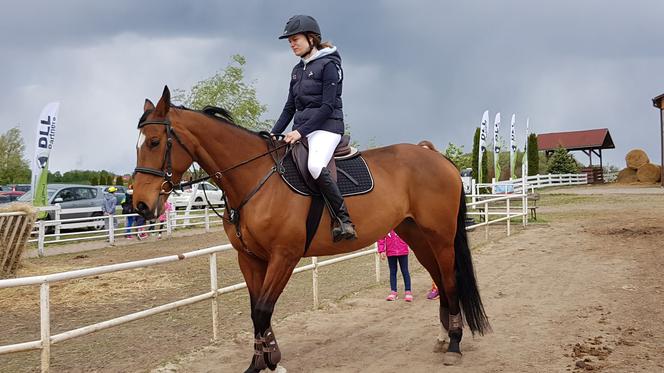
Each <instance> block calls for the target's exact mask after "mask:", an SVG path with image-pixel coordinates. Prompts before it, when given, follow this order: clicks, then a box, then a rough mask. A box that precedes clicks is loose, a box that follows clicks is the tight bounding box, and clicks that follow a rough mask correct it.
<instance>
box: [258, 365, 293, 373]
mask: <svg viewBox="0 0 664 373" xmlns="http://www.w3.org/2000/svg"><path fill="white" fill-rule="evenodd" d="M286 372H287V370H286V368H284V367H283V366H281V365H277V369H275V370H270V369H269V368H265V369H263V370H261V371H260V373H286Z"/></svg>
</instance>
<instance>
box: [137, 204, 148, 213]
mask: <svg viewBox="0 0 664 373" xmlns="http://www.w3.org/2000/svg"><path fill="white" fill-rule="evenodd" d="M136 208H137V209H138V211H139V212H142V213H145V212H147V211H148V205H146V204H145V203H144V202H139V203H138V204H137V205H136Z"/></svg>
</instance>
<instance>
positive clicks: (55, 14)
mask: <svg viewBox="0 0 664 373" xmlns="http://www.w3.org/2000/svg"><path fill="white" fill-rule="evenodd" d="M614 4H617V5H614ZM293 14H311V15H313V16H315V17H316V18H317V19H318V21H319V23H320V24H321V28H322V30H323V38H324V39H327V40H331V41H332V42H333V43H334V44H335V45H337V46H338V48H339V51H340V53H341V55H342V58H343V67H344V72H345V81H344V97H343V98H344V111H345V114H346V117H347V122H348V123H350V125H351V131H352V134H353V136H354V137H355V138H356V139H357V140H358V141H359V142H360V144H363V145H366V144H369V143H371V142H375V143H377V144H379V145H388V144H393V143H399V142H418V141H420V140H422V139H429V140H431V141H433V142H434V143H435V144H437V145H438V146H439V147H440V148H444V147H445V146H446V145H447V143H449V142H453V143H455V144H458V145H463V146H464V148H465V150H467V151H470V149H471V146H472V145H471V141H472V136H473V132H474V128H475V127H476V126H477V125H478V124H479V122H480V120H481V117H482V113H483V111H484V110H489V111H490V113H491V116H492V118H493V115H494V114H495V113H496V112H501V113H502V117H503V133H502V136H503V137H507V136H508V133H507V131H506V129H507V128H508V127H509V123H506V122H507V120H508V119H509V117H510V116H511V114H512V113H516V114H517V129H518V130H519V131H522V132H523V131H524V127H525V118H526V117H530V123H531V129H532V130H534V131H535V132H538V133H545V132H555V131H568V130H581V129H593V128H604V127H606V128H609V130H610V132H611V135H612V137H613V140H614V142H615V144H616V149H615V150H608V151H606V152H605V163H610V164H614V165H618V166H620V167H621V168H622V167H623V164H624V155H625V153H626V152H627V151H628V150H630V149H632V148H642V149H644V150H646V152H647V153H648V154H649V155H650V157H651V159H652V160H653V161H654V162H657V163H659V162H660V156H659V149H660V140H659V113H658V111H657V110H655V109H654V108H653V107H652V104H651V102H650V99H651V98H652V97H654V96H657V95H659V94H661V93H664V72H663V71H662V67H663V66H664V46H663V44H662V40H663V39H664V36H662V35H664V2H662V1H661V0H659V1H658V0H652V1H639V0H633V1H624V2H607V1H595V0H592V1H590V0H589V1H579V0H558V1H548V2H541V1H526V0H523V1H516V0H514V1H486V0H485V1H463V2H459V1H412V2H406V1H397V0H394V1H345V0H344V1H333V2H332V1H325V2H319V1H313V0H310V1H293V0H291V1H267V0H265V1H253V0H243V1H202V0H201V1H195V2H193V1H192V2H190V1H172V0H160V1H158V0H150V1H129V0H114V1H103V2H101V1H100V2H91V1H84V0H79V1H76V0H59V1H46V0H44V1H30V0H23V1H20V2H19V1H15V2H9V3H7V4H4V5H3V10H2V12H1V13H0V50H1V51H2V58H1V59H0V77H1V78H0V86H1V89H0V132H5V131H6V130H8V129H9V128H11V127H14V126H16V125H18V126H19V127H20V129H21V131H22V133H23V136H24V138H25V140H26V146H27V152H26V156H28V157H30V156H31V155H32V154H33V152H34V137H35V131H36V122H37V119H38V116H39V112H40V111H41V109H42V107H43V106H44V105H45V104H46V103H48V102H50V101H60V102H61V107H60V118H59V128H58V133H57V136H56V139H55V147H54V150H53V152H52V154H51V163H50V168H51V169H52V170H60V171H67V170H70V169H107V170H110V171H113V172H116V173H126V172H130V171H131V170H132V169H133V167H134V164H135V150H134V149H135V148H134V146H135V143H136V142H135V141H136V137H137V132H136V128H135V126H136V121H137V119H138V117H139V116H140V114H141V112H142V105H143V100H144V99H145V98H146V97H148V98H151V99H153V100H155V102H156V100H157V99H158V98H159V95H160V94H161V91H162V88H163V86H164V84H168V85H169V87H171V88H183V89H188V88H190V87H191V86H192V85H193V84H194V83H195V82H197V81H199V80H201V79H205V78H207V77H209V76H211V75H213V74H214V73H215V72H217V71H219V70H222V69H223V68H224V67H225V66H226V65H227V64H228V62H229V57H230V56H231V55H233V54H236V53H239V54H242V55H244V56H245V57H246V58H247V60H248V65H247V76H248V79H250V80H255V82H256V83H255V86H256V88H257V92H258V96H259V99H260V100H261V102H263V103H264V104H266V105H267V106H268V112H267V113H266V115H265V118H267V119H276V118H277V117H278V116H279V113H280V111H281V108H282V106H283V103H284V101H285V99H286V95H287V88H288V82H289V75H290V70H291V68H292V65H293V64H295V63H296V62H297V59H296V57H294V56H293V55H292V54H291V52H290V50H289V48H288V45H287V42H285V41H283V40H277V36H278V35H279V34H280V32H281V30H282V29H283V25H284V24H285V21H286V20H287V19H288V18H289V17H290V16H291V15H293ZM523 138H524V136H523V135H522V134H519V141H520V142H521V143H522V142H523ZM577 159H580V160H582V161H587V159H586V158H585V156H583V155H582V154H580V153H578V154H577Z"/></svg>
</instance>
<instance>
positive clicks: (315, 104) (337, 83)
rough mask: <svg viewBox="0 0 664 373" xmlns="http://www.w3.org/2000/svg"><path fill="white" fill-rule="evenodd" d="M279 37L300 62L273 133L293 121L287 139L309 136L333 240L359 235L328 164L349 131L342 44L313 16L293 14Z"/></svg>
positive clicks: (312, 170) (310, 165) (313, 167)
mask: <svg viewBox="0 0 664 373" xmlns="http://www.w3.org/2000/svg"><path fill="white" fill-rule="evenodd" d="M279 39H288V42H289V44H290V48H291V50H292V51H293V53H294V54H295V55H296V56H297V57H299V58H300V61H299V62H298V63H297V64H296V65H295V67H294V68H293V71H292V73H291V79H290V87H289V89H288V99H287V101H286V104H285V105H284V109H283V111H282V113H281V115H280V116H279V119H278V120H277V122H276V123H275V124H274V127H273V128H272V131H271V132H272V134H281V133H282V132H283V131H284V130H285V129H286V127H288V124H289V123H290V121H291V119H292V120H293V128H292V130H291V131H290V132H288V133H286V136H285V137H284V141H286V142H288V143H291V144H293V143H295V142H297V141H299V140H300V139H301V138H302V137H306V138H307V141H308V143H309V159H308V162H307V165H308V168H309V172H310V173H311V176H312V177H313V178H314V179H315V180H316V184H317V185H318V188H319V189H320V192H321V194H322V195H323V198H325V200H326V201H327V204H328V206H329V207H330V209H331V210H332V213H333V214H334V216H335V217H336V220H337V221H336V224H335V226H334V228H333V229H332V239H333V241H334V242H338V241H340V240H343V239H346V240H352V239H356V238H357V234H356V233H355V226H354V225H353V222H352V221H351V220H350V216H349V214H348V209H347V208H346V204H345V203H344V199H343V197H342V196H341V192H340V191H339V187H338V186H337V183H336V182H335V181H334V179H333V178H332V175H331V174H330V171H329V170H328V169H327V167H326V166H327V164H328V163H329V162H330V159H331V158H332V156H333V154H334V150H335V148H336V147H337V145H338V144H339V141H340V140H341V135H342V134H343V133H344V120H343V118H344V116H343V111H342V103H341V91H342V85H343V70H342V69H341V56H340V55H339V52H338V51H337V47H335V46H333V45H332V44H330V43H329V42H323V41H321V40H322V39H321V32H320V27H319V26H318V22H317V21H316V20H315V19H314V18H313V17H311V16H306V15H296V16H293V17H291V18H290V19H289V20H288V23H286V27H285V28H284V32H283V33H282V34H281V36H279Z"/></svg>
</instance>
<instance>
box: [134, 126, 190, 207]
mask: <svg viewBox="0 0 664 373" xmlns="http://www.w3.org/2000/svg"><path fill="white" fill-rule="evenodd" d="M148 124H160V125H163V126H166V152H165V153H164V160H163V161H162V163H161V169H156V168H150V167H136V168H135V169H134V175H136V174H137V173H142V174H148V175H154V176H158V177H161V178H163V179H164V181H163V182H162V183H161V187H160V191H159V194H160V195H162V194H163V195H169V194H171V193H172V192H173V179H172V177H173V161H172V159H171V152H172V150H173V139H175V140H176V141H177V142H178V143H179V144H180V146H182V148H183V149H184V150H185V151H186V152H187V154H189V156H190V157H191V160H192V162H195V161H196V158H194V156H193V155H192V154H191V152H190V151H189V149H187V147H186V146H184V144H183V143H182V140H180V137H178V134H177V133H176V132H175V130H174V129H173V127H172V126H171V121H169V120H168V119H164V120H163V121H159V120H145V121H142V122H140V123H139V124H138V128H139V129H140V128H143V127H144V126H146V125H148Z"/></svg>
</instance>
